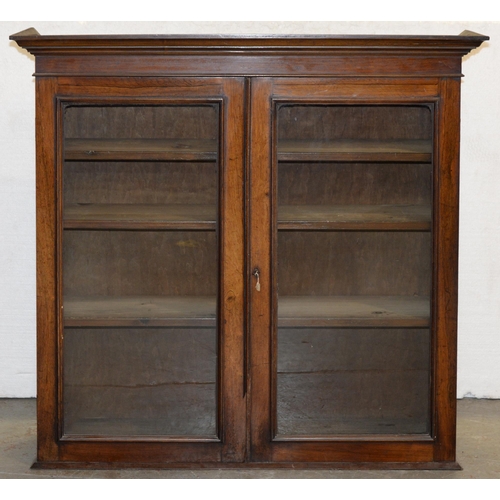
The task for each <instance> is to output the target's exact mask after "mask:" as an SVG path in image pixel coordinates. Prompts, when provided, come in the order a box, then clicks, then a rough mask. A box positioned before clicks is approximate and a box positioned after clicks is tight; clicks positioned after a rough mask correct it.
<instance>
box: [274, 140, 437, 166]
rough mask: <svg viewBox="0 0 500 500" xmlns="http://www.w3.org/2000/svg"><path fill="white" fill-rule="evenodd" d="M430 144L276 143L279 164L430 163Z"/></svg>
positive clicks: (369, 141)
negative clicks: (352, 162) (337, 162)
mask: <svg viewBox="0 0 500 500" xmlns="http://www.w3.org/2000/svg"><path fill="white" fill-rule="evenodd" d="M431 157H432V143H431V142H430V141H426V140H394V141H376V140H354V139H350V140H345V139H344V140H338V141H332V142H326V141H322V142H318V141H316V142H310V141H305V140H302V141H280V142H279V144H278V159H279V160H281V161H288V162H291V161H297V162H301V161H372V162H374V161H383V162H404V161H412V162H430V161H431Z"/></svg>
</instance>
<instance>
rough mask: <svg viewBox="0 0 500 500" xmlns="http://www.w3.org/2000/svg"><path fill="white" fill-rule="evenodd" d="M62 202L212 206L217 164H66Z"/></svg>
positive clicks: (215, 189) (215, 193)
mask: <svg viewBox="0 0 500 500" xmlns="http://www.w3.org/2000/svg"><path fill="white" fill-rule="evenodd" d="M63 174H64V185H63V187H64V201H65V204H66V205H74V204H77V203H81V204H84V203H97V204H102V203H106V204H108V203H110V204H124V203H127V204H132V203H134V204H154V205H158V204H159V205H169V204H176V205H178V204H181V205H182V204H185V205H187V204H193V205H212V206H213V207H214V210H215V206H216V202H217V190H218V165H217V164H216V163H197V162H190V163H163V162H149V163H148V162H97V161H96V162H66V163H65V165H64V172H63Z"/></svg>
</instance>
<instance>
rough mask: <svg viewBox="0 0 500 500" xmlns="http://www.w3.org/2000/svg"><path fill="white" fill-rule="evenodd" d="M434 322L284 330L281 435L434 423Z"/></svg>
mask: <svg viewBox="0 0 500 500" xmlns="http://www.w3.org/2000/svg"><path fill="white" fill-rule="evenodd" d="M429 373H430V336H429V330H425V329H422V330H420V329H417V330H410V329H404V330H398V329H391V330H384V329H370V330H355V329H348V330H339V329H335V330H330V329H286V328H280V329H279V330H278V376H277V384H278V387H277V408H276V411H277V415H278V436H277V439H283V438H284V435H286V434H288V435H290V436H292V435H293V437H298V436H302V438H305V435H309V437H312V436H315V435H322V436H325V435H339V434H344V435H345V434H348V435H349V434H351V435H352V434H408V433H409V434H417V433H426V434H427V435H428V434H429V431H430V407H429Z"/></svg>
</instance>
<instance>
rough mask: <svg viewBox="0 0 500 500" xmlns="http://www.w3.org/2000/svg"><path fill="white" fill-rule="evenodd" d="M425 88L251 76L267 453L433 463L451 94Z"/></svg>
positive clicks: (258, 448)
mask: <svg viewBox="0 0 500 500" xmlns="http://www.w3.org/2000/svg"><path fill="white" fill-rule="evenodd" d="M422 88H423V93H424V94H425V93H427V95H421V96H417V97H415V86H411V85H410V86H406V85H405V84H404V83H402V84H399V85H398V84H395V83H394V82H393V84H392V85H385V86H384V85H380V86H376V85H373V84H372V85H364V84H363V83H362V82H355V83H348V82H346V81H344V82H342V81H334V80H277V79H276V80H271V79H269V80H264V79H262V80H259V81H256V82H255V83H254V86H253V90H252V106H253V108H252V112H253V115H252V120H253V122H258V123H260V120H259V119H258V118H257V116H258V117H259V118H261V119H262V120H265V121H266V123H267V125H268V127H269V129H268V131H266V132H263V131H262V125H260V128H258V127H253V128H252V134H253V135H252V141H253V142H252V143H253V144H256V143H259V144H263V147H261V148H259V149H258V150H256V151H254V152H253V154H252V158H251V161H252V174H251V180H250V186H251V188H250V189H251V197H250V199H251V235H250V246H251V255H252V259H253V260H252V264H251V266H250V267H251V269H250V271H251V274H252V278H251V279H252V280H253V281H252V286H251V297H252V299H251V300H252V302H251V304H252V309H251V311H252V314H251V349H250V352H251V361H250V366H251V378H252V395H251V396H252V399H251V408H252V411H251V415H252V421H251V426H252V431H251V440H252V457H253V459H254V460H257V461H266V460H273V461H278V462H279V461H281V462H301V461H306V460H307V461H317V462H330V461H333V462H349V461H360V462H370V461H373V460H378V461H387V462H404V461H405V460H407V461H409V460H410V457H411V460H414V461H422V462H426V461H432V459H433V449H432V446H433V442H434V432H435V431H434V429H435V427H434V425H435V422H434V420H433V414H434V413H433V412H434V409H435V404H434V378H433V377H434V373H435V372H434V365H433V362H434V361H435V360H434V357H433V346H434V345H435V342H436V331H435V330H433V307H432V305H431V304H432V298H433V283H434V279H435V275H434V273H433V256H434V253H433V249H434V241H435V237H434V226H433V205H434V202H433V200H434V197H435V196H436V193H435V192H434V190H433V183H434V175H435V146H434V144H435V134H436V114H437V113H438V111H437V110H438V104H437V100H436V95H437V92H438V89H437V86H435V85H434V86H429V87H427V88H425V87H422ZM395 96H397V97H395ZM257 165H258V166H259V173H260V172H267V174H264V175H259V176H257V174H256V173H255V172H256V171H257V169H258V167H257ZM266 165H267V168H266V167H265V166H266ZM266 199H269V201H270V203H268V204H267V208H266V209H264V208H261V207H266V203H265V200H266ZM263 227H270V228H271V230H270V232H269V234H268V237H264V238H260V239H259V238H258V235H259V234H261V232H262V229H261V228H263Z"/></svg>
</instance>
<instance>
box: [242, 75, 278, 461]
mask: <svg viewBox="0 0 500 500" xmlns="http://www.w3.org/2000/svg"><path fill="white" fill-rule="evenodd" d="M272 85H273V82H272V81H271V80H269V79H265V78H263V79H256V80H254V81H252V84H251V91H250V105H251V111H250V114H251V117H252V119H251V121H250V124H249V125H250V129H249V141H250V143H251V144H252V147H251V148H250V153H249V155H250V165H251V166H252V168H249V169H248V183H247V199H248V210H249V219H248V220H249V229H248V249H247V252H248V256H249V261H248V267H247V273H248V274H247V280H248V281H247V283H248V285H247V290H248V292H247V300H248V304H249V319H250V324H249V344H248V345H249V350H248V354H249V358H248V369H249V382H250V384H249V392H250V401H249V411H248V418H249V421H248V426H249V427H248V435H249V450H248V453H249V458H250V460H251V461H262V462H266V461H268V460H269V458H270V456H269V453H270V446H271V442H270V436H271V432H270V421H269V418H270V415H271V408H270V401H271V398H270V393H269V391H270V388H271V370H272V364H271V356H270V353H271V350H270V333H271V331H272V323H271V321H272V319H271V315H272V311H273V309H272V305H271V304H272V296H273V294H272V288H271V283H272V281H271V277H272V276H273V275H274V272H275V267H274V265H273V262H272V260H271V232H270V230H269V228H271V227H272V218H271V203H272V200H273V197H272V192H271V158H272V157H271V137H270V130H271V117H272V113H271V111H272V110H271V101H270V99H269V96H270V95H271V90H272ZM257 166H258V167H257ZM257 169H258V170H257ZM254 269H257V270H258V271H259V274H260V290H259V291H257V289H256V288H255V285H256V282H255V278H254V277H253V276H252V273H253V271H254Z"/></svg>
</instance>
